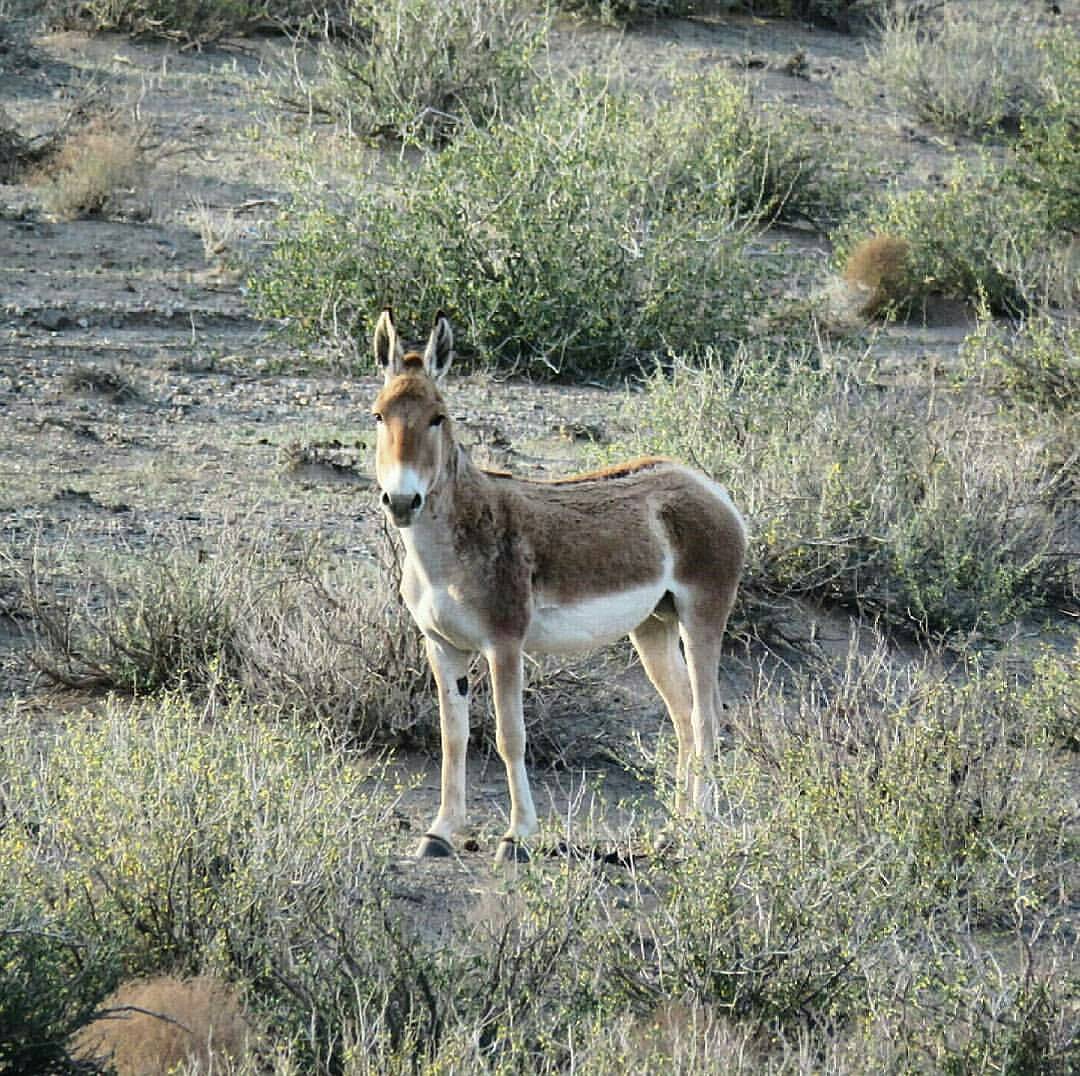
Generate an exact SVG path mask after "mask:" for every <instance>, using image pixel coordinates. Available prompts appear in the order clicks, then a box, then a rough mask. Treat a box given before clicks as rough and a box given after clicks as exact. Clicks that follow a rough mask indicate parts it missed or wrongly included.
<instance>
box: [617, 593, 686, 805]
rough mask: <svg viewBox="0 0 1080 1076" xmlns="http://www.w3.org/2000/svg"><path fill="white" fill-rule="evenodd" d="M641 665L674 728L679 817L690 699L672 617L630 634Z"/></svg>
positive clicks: (652, 621) (656, 618) (683, 801)
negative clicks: (677, 751) (676, 744)
mask: <svg viewBox="0 0 1080 1076" xmlns="http://www.w3.org/2000/svg"><path fill="white" fill-rule="evenodd" d="M630 641H631V642H632V643H633V644H634V649H635V650H637V652H638V657H640V658H641V664H642V666H643V667H644V669H645V672H646V673H647V674H648V677H649V679H650V680H651V681H652V685H653V687H655V688H656V690H657V691H658V692H659V693H660V698H662V699H663V700H664V705H665V706H666V707H667V709H668V713H669V714H670V715H671V723H672V724H673V725H674V726H675V737H676V740H677V741H678V744H679V761H678V764H677V765H676V769H675V809H676V811H678V812H680V813H682V812H683V811H685V810H686V807H687V797H688V796H689V795H690V794H691V792H692V788H691V784H690V779H691V776H690V759H691V757H692V755H693V751H694V732H693V724H692V722H691V711H692V709H693V696H692V694H691V691H690V676H689V673H688V672H687V669H686V662H685V661H684V660H683V656H682V654H681V653H680V651H679V625H678V622H677V621H676V620H675V619H674V618H673V617H670V616H668V617H661V616H658V615H655V614H654V615H653V616H650V617H648V618H647V619H646V620H645V621H643V622H642V623H641V624H639V625H638V626H637V628H635V630H634V631H632V632H631V633H630Z"/></svg>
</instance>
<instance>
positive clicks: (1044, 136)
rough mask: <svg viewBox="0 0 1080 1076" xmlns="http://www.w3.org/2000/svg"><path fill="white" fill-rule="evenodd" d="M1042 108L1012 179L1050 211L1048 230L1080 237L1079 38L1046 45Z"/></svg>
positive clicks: (1028, 119)
mask: <svg viewBox="0 0 1080 1076" xmlns="http://www.w3.org/2000/svg"><path fill="white" fill-rule="evenodd" d="M1045 47H1046V50H1047V54H1048V57H1049V59H1048V62H1047V75H1046V85H1047V93H1046V100H1045V102H1044V104H1043V107H1042V108H1040V109H1039V110H1038V111H1035V112H1032V113H1031V114H1029V115H1027V116H1025V117H1024V119H1023V120H1022V122H1021V131H1020V139H1019V141H1018V143H1017V144H1016V146H1015V147H1014V150H1013V161H1012V164H1011V166H1010V168H1009V170H1008V174H1009V177H1010V179H1011V180H1012V181H1013V182H1015V183H1016V184H1018V185H1019V186H1020V187H1022V188H1024V189H1025V190H1027V191H1029V192H1031V193H1032V194H1033V195H1034V196H1035V197H1036V198H1037V199H1038V200H1039V202H1040V203H1041V204H1042V205H1044V206H1045V207H1046V211H1047V214H1048V216H1049V219H1050V226H1051V227H1052V228H1054V229H1057V230H1059V231H1062V232H1073V233H1075V232H1077V231H1080V120H1078V119H1077V117H1078V116H1080V38H1078V37H1077V36H1076V35H1075V34H1062V35H1060V36H1057V37H1054V38H1052V39H1051V40H1050V41H1048V42H1047V43H1046V46H1045Z"/></svg>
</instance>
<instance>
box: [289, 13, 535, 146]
mask: <svg viewBox="0 0 1080 1076" xmlns="http://www.w3.org/2000/svg"><path fill="white" fill-rule="evenodd" d="M547 30H548V21H547V18H546V17H545V16H542V15H538V14H537V12H536V10H535V8H534V6H532V5H529V4H526V3H523V2H522V0H497V2H496V3H491V0H451V2H447V0H394V2H392V3H386V2H385V0H350V3H349V7H348V20H347V29H346V30H345V32H337V33H335V34H334V35H333V36H332V37H331V38H330V39H329V40H328V41H327V42H326V43H325V44H324V46H323V48H322V50H321V53H320V66H321V69H322V75H321V77H320V78H319V79H318V80H317V81H316V82H315V83H314V84H313V85H312V86H310V87H307V86H305V87H304V89H305V95H306V97H307V98H308V99H309V100H310V101H312V102H313V103H314V105H315V106H316V107H318V108H321V109H323V110H325V111H326V112H329V113H330V114H332V115H335V116H337V117H339V118H340V119H342V120H343V121H344V122H345V123H346V125H347V127H348V129H349V130H350V131H353V132H355V133H357V134H360V135H362V136H365V137H383V136H385V137H392V138H398V139H401V140H402V141H406V142H408V141H415V140H421V141H429V142H436V143H438V142H444V141H446V140H447V139H449V138H451V137H453V136H454V135H455V134H456V133H457V132H458V131H460V130H461V129H463V128H467V127H469V126H472V125H481V126H482V125H486V124H489V123H493V122H494V121H495V120H497V119H499V118H500V117H505V116H511V115H513V114H514V113H515V112H516V111H517V109H518V108H519V107H521V106H522V105H523V104H524V102H525V100H526V99H527V96H528V84H529V81H530V78H529V76H530V72H531V63H532V59H533V57H534V56H535V55H536V53H537V52H538V51H541V50H542V49H543V48H544V47H545V46H546V43H547Z"/></svg>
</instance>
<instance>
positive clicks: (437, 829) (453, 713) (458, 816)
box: [416, 638, 469, 857]
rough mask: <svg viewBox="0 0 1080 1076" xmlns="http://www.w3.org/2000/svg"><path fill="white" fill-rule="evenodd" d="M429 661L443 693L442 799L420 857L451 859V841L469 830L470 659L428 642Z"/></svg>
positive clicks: (451, 649)
mask: <svg viewBox="0 0 1080 1076" xmlns="http://www.w3.org/2000/svg"><path fill="white" fill-rule="evenodd" d="M424 642H425V644H426V646H427V655H428V661H429V662H430V663H431V669H432V672H434V674H435V683H436V685H437V687H438V689H439V727H440V732H441V734H442V790H441V791H442V797H441V800H440V803H439V813H438V814H437V815H436V816H435V821H434V822H432V824H431V827H430V828H429V829H428V831H427V834H426V835H425V836H424V837H422V838H421V840H420V845H419V847H418V848H417V849H416V854H417V855H418V856H421V857H425V856H427V857H434V856H448V855H450V854H451V852H452V851H453V847H452V845H451V843H450V839H451V838H452V837H453V835H454V834H455V833H457V832H458V831H459V830H461V829H463V828H464V826H465V754H466V751H467V750H468V746H469V655H468V654H467V653H465V652H464V651H461V650H456V649H454V648H453V647H451V646H448V645H446V644H445V643H441V642H437V641H436V640H434V639H430V638H425V640H424Z"/></svg>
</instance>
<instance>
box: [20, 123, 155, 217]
mask: <svg viewBox="0 0 1080 1076" xmlns="http://www.w3.org/2000/svg"><path fill="white" fill-rule="evenodd" d="M141 159H142V148H141V146H140V142H139V138H138V136H137V135H136V134H135V133H134V132H132V131H131V130H130V129H128V128H126V127H124V126H123V125H121V124H118V123H117V122H116V121H115V120H114V119H112V118H109V117H98V118H94V119H92V120H90V121H89V122H88V123H87V124H86V126H85V127H82V128H81V129H79V130H77V131H75V132H73V133H72V134H70V135H69V136H68V137H67V138H66V139H65V140H64V142H63V144H62V145H61V146H60V148H59V149H58V150H57V151H56V153H55V154H53V155H52V156H51V157H50V158H49V160H48V161H47V162H46V163H45V164H44V165H43V166H42V168H41V170H40V171H39V173H38V177H37V178H38V182H39V184H40V185H41V188H42V191H41V201H42V204H43V206H44V208H45V210H46V212H48V213H49V214H50V215H51V216H53V217H55V218H56V219H57V220H78V219H79V218H81V217H92V216H96V215H98V214H101V213H103V212H105V211H106V210H107V209H108V208H109V207H110V205H111V204H112V203H114V202H115V200H116V196H117V194H118V193H119V192H120V191H121V190H123V189H124V188H126V187H130V186H131V185H132V184H133V183H134V182H135V178H136V176H137V173H138V168H139V164H140V163H141Z"/></svg>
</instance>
